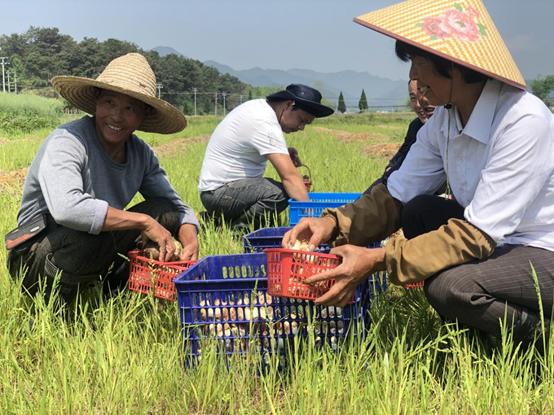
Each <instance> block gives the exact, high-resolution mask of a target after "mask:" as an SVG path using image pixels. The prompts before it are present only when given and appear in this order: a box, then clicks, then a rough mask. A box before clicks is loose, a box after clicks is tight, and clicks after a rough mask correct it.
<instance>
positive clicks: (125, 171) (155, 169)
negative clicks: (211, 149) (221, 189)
mask: <svg viewBox="0 0 554 415" xmlns="http://www.w3.org/2000/svg"><path fill="white" fill-rule="evenodd" d="M125 145H126V149H125V154H126V159H127V160H126V162H125V163H116V162H114V161H113V160H112V159H111V158H110V157H109V156H108V154H107V153H106V152H105V150H104V148H103V147H102V145H101V144H100V141H99V139H98V137H97V135H96V128H95V123H94V118H93V117H89V116H86V117H83V118H81V119H79V120H76V121H72V122H70V123H68V124H65V125H62V126H60V127H59V128H57V129H55V130H54V131H53V132H52V133H51V134H50V135H49V136H48V137H47V139H46V140H45V141H44V143H43V144H42V145H41V147H40V148H39V150H38V153H37V155H36V156H35V159H34V160H33V162H32V164H31V167H30V169H29V172H28V174H27V177H26V179H25V185H24V187H23V199H22V201H21V208H20V210H19V213H18V215H17V222H18V224H19V225H21V224H22V223H24V222H26V221H27V220H29V219H32V218H34V217H35V216H37V215H38V214H39V213H42V212H46V211H48V212H49V213H50V214H51V215H52V217H53V218H54V220H55V221H56V223H58V224H59V225H62V226H66V227H68V228H71V229H75V230H79V231H83V232H88V233H90V234H93V235H97V234H99V233H100V232H101V230H102V227H103V225H104V220H105V218H106V214H107V211H108V206H111V207H113V208H116V209H124V208H125V207H126V206H127V204H128V203H129V202H130V201H131V200H132V198H133V197H134V196H135V195H136V193H137V192H140V194H142V196H143V197H144V198H145V199H146V200H148V199H152V198H165V199H168V200H169V201H170V202H172V203H173V204H174V205H175V208H176V209H177V210H178V211H179V212H180V214H181V223H190V224H194V225H196V227H197V228H198V226H199V225H198V221H197V219H196V216H195V215H194V212H193V210H192V209H191V208H190V207H188V206H187V205H185V204H184V203H183V201H182V200H181V198H180V197H179V196H178V195H177V192H175V189H173V187H172V186H171V184H170V183H169V180H168V178H167V175H166V174H165V172H164V170H163V169H162V168H161V167H160V163H159V161H158V159H157V157H156V156H155V154H154V152H153V151H152V149H151V148H150V147H149V146H148V144H146V143H145V142H144V141H142V140H141V139H140V138H138V137H137V136H136V135H132V137H131V139H129V140H128V141H127V143H126V144H125Z"/></svg>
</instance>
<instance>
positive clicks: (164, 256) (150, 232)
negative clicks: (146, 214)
mask: <svg viewBox="0 0 554 415" xmlns="http://www.w3.org/2000/svg"><path fill="white" fill-rule="evenodd" d="M142 236H143V239H145V240H151V241H153V242H154V243H156V244H157V245H158V247H159V250H160V256H159V258H158V260H159V261H163V262H168V261H171V260H172V259H173V255H174V254H175V251H176V249H177V247H176V246H175V242H174V241H173V236H172V235H171V232H169V231H168V230H167V229H166V228H164V227H163V226H162V225H160V223H158V222H157V221H156V220H155V219H154V218H152V217H150V219H148V221H147V223H146V227H145V229H144V230H143V231H142Z"/></svg>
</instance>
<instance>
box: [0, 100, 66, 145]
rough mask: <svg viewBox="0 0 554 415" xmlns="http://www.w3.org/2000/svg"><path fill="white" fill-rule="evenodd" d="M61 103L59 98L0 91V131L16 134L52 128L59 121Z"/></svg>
mask: <svg viewBox="0 0 554 415" xmlns="http://www.w3.org/2000/svg"><path fill="white" fill-rule="evenodd" d="M63 105H64V104H63V101H61V100H59V99H51V98H44V97H40V96H36V95H28V94H22V95H19V94H18V95H16V94H8V93H1V92H0V133H1V134H2V135H17V134H21V133H28V132H31V131H33V130H37V129H39V128H48V127H50V128H54V127H56V126H57V125H58V124H59V122H60V119H61V116H62V110H63Z"/></svg>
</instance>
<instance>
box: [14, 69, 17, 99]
mask: <svg viewBox="0 0 554 415" xmlns="http://www.w3.org/2000/svg"><path fill="white" fill-rule="evenodd" d="M13 86H14V88H13V92H15V93H16V94H17V72H16V70H15V69H14V70H13Z"/></svg>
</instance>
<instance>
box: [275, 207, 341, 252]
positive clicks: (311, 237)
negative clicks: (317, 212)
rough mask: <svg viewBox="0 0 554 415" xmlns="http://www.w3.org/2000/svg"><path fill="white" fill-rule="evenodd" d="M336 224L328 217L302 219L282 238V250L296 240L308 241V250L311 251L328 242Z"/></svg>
mask: <svg viewBox="0 0 554 415" xmlns="http://www.w3.org/2000/svg"><path fill="white" fill-rule="evenodd" d="M335 227H336V222H335V219H333V218H332V217H330V216H324V217H322V218H302V219H300V222H298V224H297V225H296V226H295V227H294V228H292V229H291V230H290V231H288V232H287V233H285V235H284V236H283V242H282V246H283V248H289V247H290V246H292V245H294V244H295V243H296V241H297V240H300V241H308V245H309V247H308V249H309V250H310V251H313V250H314V249H315V248H316V247H317V246H319V245H320V244H322V243H324V242H328V241H329V240H330V239H331V236H332V235H333V232H334V231H335Z"/></svg>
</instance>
